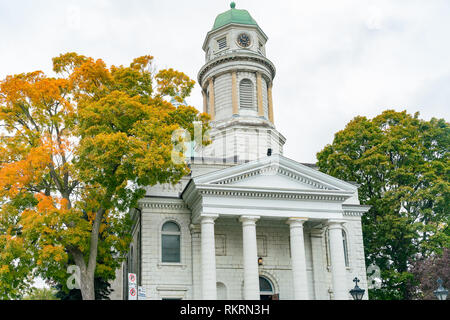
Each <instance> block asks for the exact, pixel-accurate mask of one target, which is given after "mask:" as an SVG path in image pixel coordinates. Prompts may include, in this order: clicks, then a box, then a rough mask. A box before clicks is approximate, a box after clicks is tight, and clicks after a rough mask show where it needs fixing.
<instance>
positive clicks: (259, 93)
mask: <svg viewBox="0 0 450 320" xmlns="http://www.w3.org/2000/svg"><path fill="white" fill-rule="evenodd" d="M256 94H257V99H258V116H259V117H264V106H263V96H262V75H261V73H259V72H257V73H256Z"/></svg>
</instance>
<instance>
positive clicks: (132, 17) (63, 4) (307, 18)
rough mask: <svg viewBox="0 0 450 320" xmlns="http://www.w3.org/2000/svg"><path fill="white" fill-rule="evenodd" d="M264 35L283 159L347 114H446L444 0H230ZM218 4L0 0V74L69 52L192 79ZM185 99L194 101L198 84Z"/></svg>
mask: <svg viewBox="0 0 450 320" xmlns="http://www.w3.org/2000/svg"><path fill="white" fill-rule="evenodd" d="M235 2H236V4H237V5H236V8H237V9H246V10H248V11H249V12H250V14H251V15H252V17H253V18H254V19H255V20H256V21H257V22H258V24H259V26H260V27H261V28H262V29H263V30H264V32H265V33H266V34H267V35H268V37H269V41H268V43H267V47H266V51H267V57H268V58H269V59H270V60H271V61H272V62H273V63H274V64H275V66H276V68H277V75H276V77H275V80H274V87H273V99H274V116H275V124H276V126H277V129H278V130H279V131H280V132H281V133H282V134H283V135H284V136H285V137H286V138H287V141H286V145H285V155H286V156H288V157H290V158H293V159H294V160H297V161H300V162H315V161H316V153H317V152H318V151H320V150H321V149H322V148H323V147H324V146H325V145H326V144H328V143H331V142H332V140H333V136H334V133H335V132H337V131H339V130H341V129H343V128H344V127H345V125H346V123H348V121H350V120H351V119H352V118H353V117H355V116H357V115H364V116H367V117H373V116H375V115H377V114H379V113H381V112H382V111H383V110H385V109H388V108H391V109H396V110H398V111H401V110H405V109H406V110H408V111H409V112H411V113H414V112H416V111H419V112H420V113H421V117H422V118H425V119H430V118H431V117H439V118H445V119H446V120H447V121H448V119H449V113H450V111H449V110H450V103H449V102H450V41H449V40H450V1H449V0H420V1H419V0H417V1H415V0H372V1H371V0H314V1H313V0H308V1H303V0H279V1H274V0H236V1H235ZM229 3H230V1H225V0H190V1H181V0H159V1H149V0H142V1H141V0H127V1H125V0H109V1H108V0H87V1H79V0H68V1H65V0H54V1H53V0H40V1H35V0H29V1H25V0H15V1H6V0H0V57H1V59H0V78H1V79H3V78H4V77H5V76H6V75H8V74H17V73H21V72H28V71H33V70H43V71H45V72H47V73H50V74H51V58H52V57H54V56H57V55H59V54H60V53H64V52H71V51H75V52H77V53H80V54H84V55H87V56H91V57H94V58H102V59H103V60H105V62H106V63H108V64H116V65H119V64H124V65H128V64H129V62H130V61H131V60H132V59H133V58H134V57H138V56H141V55H145V54H151V55H153V56H154V57H155V62H156V66H157V67H158V68H166V67H173V68H176V69H178V70H180V71H183V72H185V73H186V74H188V75H189V76H190V77H191V78H193V79H195V80H197V72H198V70H199V69H200V67H201V66H202V65H203V63H204V53H203V51H202V49H201V47H202V43H203V40H204V38H205V35H206V33H207V32H208V31H209V30H210V29H211V28H212V26H213V23H214V19H215V17H216V16H217V15H218V14H219V13H222V12H224V11H226V10H228V9H229ZM187 101H188V103H189V104H191V105H194V106H196V107H197V108H198V109H200V110H201V109H202V98H201V92H200V88H199V87H198V86H197V85H196V87H195V89H194V92H193V94H192V96H191V97H190V98H189V99H187Z"/></svg>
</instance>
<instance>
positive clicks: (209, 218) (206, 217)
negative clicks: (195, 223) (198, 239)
mask: <svg viewBox="0 0 450 320" xmlns="http://www.w3.org/2000/svg"><path fill="white" fill-rule="evenodd" d="M218 217H219V215H218V214H202V215H201V216H200V223H202V224H203V223H214V220H216V219H217V218H218Z"/></svg>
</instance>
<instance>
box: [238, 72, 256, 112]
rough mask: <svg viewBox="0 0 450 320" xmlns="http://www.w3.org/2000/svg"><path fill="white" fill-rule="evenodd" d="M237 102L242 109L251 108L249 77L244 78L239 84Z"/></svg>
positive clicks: (251, 86)
mask: <svg viewBox="0 0 450 320" xmlns="http://www.w3.org/2000/svg"><path fill="white" fill-rule="evenodd" d="M239 102H240V105H241V108H243V109H253V108H254V105H253V83H252V81H251V80H250V79H244V80H242V81H241V83H240V84H239Z"/></svg>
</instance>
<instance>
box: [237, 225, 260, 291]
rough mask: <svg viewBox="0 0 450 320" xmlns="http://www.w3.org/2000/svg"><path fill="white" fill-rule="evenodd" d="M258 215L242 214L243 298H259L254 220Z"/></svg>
mask: <svg viewBox="0 0 450 320" xmlns="http://www.w3.org/2000/svg"><path fill="white" fill-rule="evenodd" d="M258 219H259V217H256V216H242V217H241V218H240V221H241V222H242V242H243V260H244V300H259V299H260V294H259V271H258V251H257V247H256V221H257V220H258Z"/></svg>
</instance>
